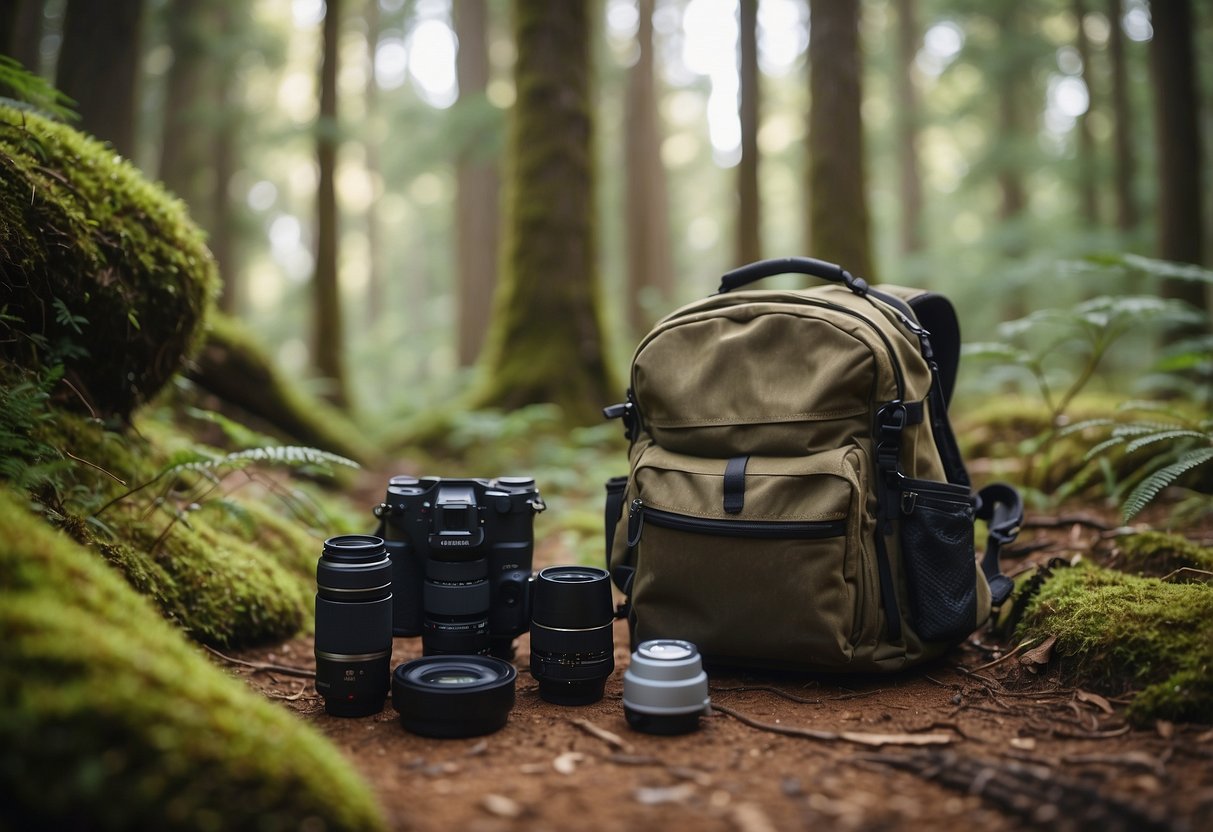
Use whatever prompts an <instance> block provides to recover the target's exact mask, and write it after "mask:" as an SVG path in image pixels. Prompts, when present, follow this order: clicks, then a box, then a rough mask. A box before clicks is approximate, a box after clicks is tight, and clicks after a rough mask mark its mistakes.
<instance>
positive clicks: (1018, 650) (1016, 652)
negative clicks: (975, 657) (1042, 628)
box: [965, 636, 1040, 674]
mask: <svg viewBox="0 0 1213 832" xmlns="http://www.w3.org/2000/svg"><path fill="white" fill-rule="evenodd" d="M1039 640H1040V637H1039V636H1037V637H1035V638H1030V639H1027V640H1026V641H1021V642H1020V643H1019V646H1018V647H1016V648H1015V649H1014V650H1012V651H1011V652H1010V653H1006V654H1004V655H1002V656H1000V657H998V658H997V659H995V660H994V661H992V662H986V663H985V664H983V665H981V666H980V667H975V668H973V669H972V670H966V671H965V672H966V673H974V674H975V673H977V671H979V670H988V669H989V668H991V667H994V666H995V665H999V664H1002V663H1003V662H1005V661H1006V660H1007V659H1009V658H1011V657H1012V656H1017V655H1019V654H1020V653H1021V652H1023V651H1024V650H1025V649H1027V648H1028V647H1030V646H1031V645H1032V644H1034V643H1036V642H1037V641H1039Z"/></svg>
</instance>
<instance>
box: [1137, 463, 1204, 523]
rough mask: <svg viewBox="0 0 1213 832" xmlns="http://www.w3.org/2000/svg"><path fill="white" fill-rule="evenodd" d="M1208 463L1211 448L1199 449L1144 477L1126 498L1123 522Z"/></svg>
mask: <svg viewBox="0 0 1213 832" xmlns="http://www.w3.org/2000/svg"><path fill="white" fill-rule="evenodd" d="M1210 461H1213V448H1199V449H1197V450H1195V451H1192V452H1190V453H1187V454H1185V455H1184V456H1183V458H1181V459H1180V460H1179V461H1177V462H1173V463H1171V464H1170V465H1167V466H1165V467H1163V468H1159V469H1158V470H1157V471H1155V472H1154V473H1153V474H1151V475H1150V476H1148V477H1146V478H1145V479H1144V480H1142V481H1141V482H1140V483H1138V485H1137V487H1136V488H1134V489H1133V493H1131V494H1130V495H1129V496H1128V498H1127V499H1126V500H1125V503H1124V505H1123V506H1122V507H1121V515H1122V517H1123V518H1124V521H1125V522H1126V523H1127V522H1129V520H1131V519H1133V518H1134V517H1136V516H1137V515H1138V514H1140V513H1141V510H1142V509H1144V508H1145V507H1146V506H1147V505H1149V504H1150V502H1151V501H1152V500H1153V499H1154V498H1155V497H1157V496H1158V493H1159V492H1160V491H1162V490H1163V489H1164V488H1166V487H1167V486H1168V485H1170V484H1171V483H1173V482H1175V480H1177V479H1179V478H1180V477H1181V476H1183V475H1184V474H1186V473H1187V472H1188V471H1191V470H1192V469H1194V468H1199V467H1200V466H1201V465H1204V464H1206V463H1208V462H1210Z"/></svg>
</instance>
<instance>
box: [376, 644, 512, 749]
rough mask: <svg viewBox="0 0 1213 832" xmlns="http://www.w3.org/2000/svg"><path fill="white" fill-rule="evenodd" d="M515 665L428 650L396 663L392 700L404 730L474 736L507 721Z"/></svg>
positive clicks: (499, 660)
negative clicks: (410, 659) (431, 652)
mask: <svg viewBox="0 0 1213 832" xmlns="http://www.w3.org/2000/svg"><path fill="white" fill-rule="evenodd" d="M517 678H518V671H517V670H516V669H515V668H514V666H513V665H512V664H510V663H509V662H504V661H502V660H501V659H495V658H492V657H491V656H426V657H424V658H421V659H414V660H413V661H411V662H406V663H405V664H402V665H400V666H399V667H397V668H396V671H395V672H394V673H393V674H392V705H393V706H394V707H395V708H396V710H397V712H398V713H399V714H400V724H401V725H403V726H404V729H405V730H406V731H409V732H411V733H414V734H419V735H421V736H423V737H439V738H453V737H477V736H480V735H481V734H491V733H493V732H494V731H497V730H499V729H501V728H503V727H504V726H505V723H506V720H507V719H508V718H509V715H510V709H511V708H513V707H514V681H515V679H517Z"/></svg>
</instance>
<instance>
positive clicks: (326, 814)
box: [0, 489, 383, 830]
mask: <svg viewBox="0 0 1213 832" xmlns="http://www.w3.org/2000/svg"><path fill="white" fill-rule="evenodd" d="M21 502H22V501H21V500H20V499H19V498H18V497H17V496H15V495H13V494H12V493H11V492H9V491H8V490H7V489H0V539H3V540H4V541H5V545H4V546H3V547H2V548H0V586H3V587H4V602H3V604H0V780H2V781H3V782H4V784H5V805H4V812H3V814H4V824H3V825H4V826H10V825H11V828H14V829H33V828H37V829H52V828H58V829H65V828H66V829H85V828H87V829H182V830H195V829H196V830H218V829H259V830H277V829H283V830H285V829H299V828H313V827H315V828H325V829H330V830H336V829H351V830H363V829H378V828H382V826H383V821H382V818H381V816H380V814H379V810H378V809H377V807H376V806H375V805H374V802H373V800H372V798H371V796H370V794H369V792H368V790H367V788H366V787H365V785H364V784H363V783H362V782H361V781H360V780H359V779H358V778H357V777H356V776H355V774H354V773H353V771H352V769H351V767H350V766H349V765H348V764H347V763H346V762H345V761H344V760H343V759H342V758H341V756H340V755H339V753H338V752H337V751H336V750H335V749H334V748H332V747H331V746H330V745H329V744H328V743H327V742H326V741H324V740H323V739H322V738H321V737H320V736H318V735H317V734H315V733H313V732H312V731H311V730H310V729H309V728H307V727H306V726H305V725H304V724H303V723H302V722H300V721H299V720H297V719H295V718H293V717H292V716H291V715H290V714H289V713H287V712H285V711H283V710H281V709H278V708H275V707H274V706H272V705H271V704H269V703H268V702H266V701H264V700H262V699H260V698H259V697H257V696H255V695H253V694H252V693H250V692H249V691H248V690H247V689H246V688H244V686H243V685H242V684H240V683H239V682H238V681H236V680H234V679H232V678H230V677H228V676H226V675H225V674H224V673H222V672H221V671H220V670H218V669H217V668H216V667H214V666H213V665H212V664H211V663H210V662H208V661H207V660H206V659H205V658H203V657H202V656H201V655H200V654H199V653H198V652H197V650H196V648H193V647H190V646H189V645H188V644H187V643H186V641H185V640H184V639H183V638H182V637H181V635H180V634H179V633H178V632H176V631H175V630H173V628H172V627H170V626H169V625H168V624H166V623H165V622H164V621H163V620H161V619H160V617H159V616H158V615H157V614H156V611H155V610H154V609H153V608H152V606H151V605H150V604H149V603H148V602H147V600H146V599H144V598H141V597H139V595H138V594H137V593H136V592H134V591H133V590H132V589H131V588H130V587H129V586H128V585H127V584H125V583H124V582H123V581H122V580H121V579H120V578H119V577H118V576H117V575H116V574H115V573H114V572H113V571H112V570H111V569H110V568H108V567H107V566H106V565H105V564H104V563H103V562H102V561H101V560H100V559H98V558H97V557H95V556H94V555H92V554H90V553H88V552H86V551H85V550H83V549H82V548H81V547H80V546H78V545H77V544H75V543H73V542H72V541H71V540H70V539H68V538H67V537H66V536H64V535H62V534H59V533H56V532H54V531H53V530H51V529H50V528H49V527H47V526H46V524H45V523H44V522H43V521H42V520H41V519H39V518H37V517H35V516H33V515H31V514H29V513H28V511H27V510H26V509H25V508H24V507H23V506H22V505H21Z"/></svg>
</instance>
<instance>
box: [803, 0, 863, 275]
mask: <svg viewBox="0 0 1213 832" xmlns="http://www.w3.org/2000/svg"><path fill="white" fill-rule="evenodd" d="M809 14H810V29H809V96H810V102H809V202H810V211H811V214H810V230H809V237H810V239H811V240H812V241H813V246H814V249H813V251H812V252H811V253H812V254H813V256H815V257H819V258H821V259H823V260H828V261H831V262H834V263H839V264H840V265H842V266H843V267H844V268H846V269H848V270H849V271H851V272H852V273H853V274H855V275H858V276H862V277H864V278H867V279H872V278H874V277H875V275H874V274H873V269H872V266H873V263H872V253H871V252H872V244H871V232H870V230H869V221H868V201H867V194H866V185H867V178H866V176H865V173H864V142H863V120H862V118H861V117H860V103H861V102H862V100H863V95H862V83H861V76H862V74H863V64H862V61H861V60H860V50H859V0H819V2H815V3H812V4H811V5H810V7H809Z"/></svg>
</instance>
